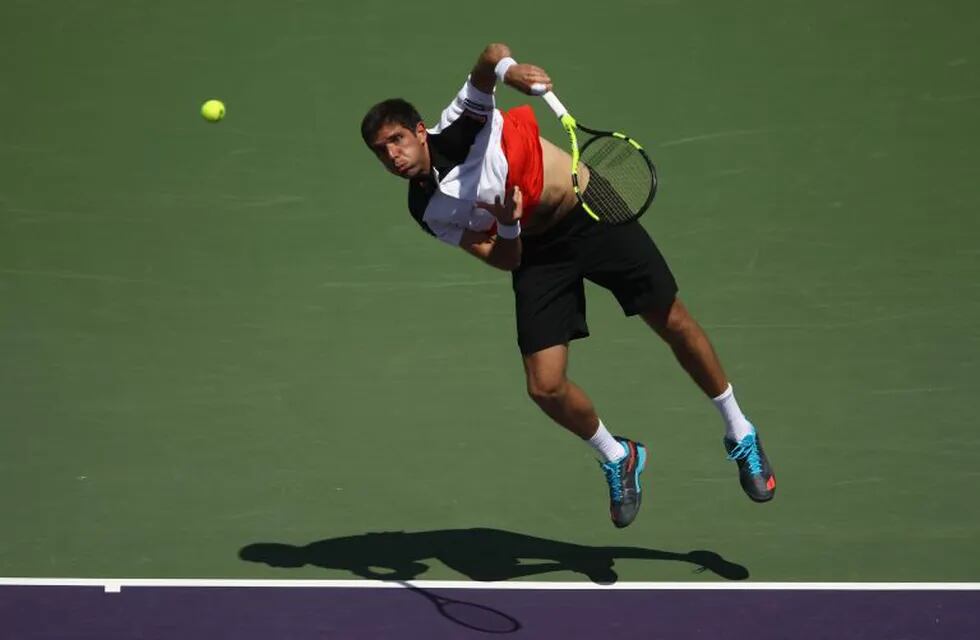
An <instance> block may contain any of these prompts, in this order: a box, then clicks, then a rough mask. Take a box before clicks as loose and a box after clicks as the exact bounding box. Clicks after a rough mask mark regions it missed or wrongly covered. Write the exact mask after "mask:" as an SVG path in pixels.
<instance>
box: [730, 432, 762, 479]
mask: <svg viewBox="0 0 980 640" xmlns="http://www.w3.org/2000/svg"><path fill="white" fill-rule="evenodd" d="M728 459H729V460H742V459H744V460H746V461H747V462H748V463H749V472H750V473H751V474H752V475H754V476H759V475H762V457H761V456H760V455H759V447H758V445H757V444H756V442H755V434H754V433H750V434H749V435H747V436H745V437H744V438H742V440H741V441H740V442H739V443H738V446H736V447H735V448H734V449H732V452H731V453H729V454H728Z"/></svg>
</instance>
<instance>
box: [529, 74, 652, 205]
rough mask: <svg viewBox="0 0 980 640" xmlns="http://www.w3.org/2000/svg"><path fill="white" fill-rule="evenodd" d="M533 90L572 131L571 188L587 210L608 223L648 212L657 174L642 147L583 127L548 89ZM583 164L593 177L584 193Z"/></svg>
mask: <svg viewBox="0 0 980 640" xmlns="http://www.w3.org/2000/svg"><path fill="white" fill-rule="evenodd" d="M531 90H532V92H533V93H535V94H537V95H540V96H541V97H542V98H544V101H545V102H547V103H548V106H549V107H551V110H552V111H554V112H555V115H556V116H558V119H559V121H560V122H561V125H562V127H563V128H564V129H565V132H566V133H568V137H569V139H570V140H571V152H572V186H573V187H574V188H575V196H576V197H577V198H578V200H579V202H580V203H581V204H582V208H583V209H585V212H586V213H588V214H589V215H590V216H592V217H593V218H594V219H595V220H597V221H599V222H606V223H609V224H625V223H627V222H632V221H633V220H636V219H637V218H639V217H640V216H642V215H643V214H644V213H646V210H647V209H649V208H650V204H652V203H653V197H654V196H655V195H656V194H657V170H656V168H655V167H654V166H653V162H651V161H650V158H649V156H647V153H646V151H644V150H643V147H641V146H640V144H639V143H638V142H636V141H635V140H633V139H632V138H630V137H629V136H627V135H626V134H623V133H619V132H618V131H600V130H598V129H592V128H590V127H586V126H584V125H582V124H579V123H578V121H577V120H575V118H573V117H572V115H571V114H570V113H569V112H568V109H566V108H565V105H563V104H562V103H561V101H560V100H559V99H558V96H556V95H555V94H554V92H552V91H546V90H545V87H544V85H534V86H532V87H531ZM579 131H581V132H583V133H586V134H588V135H589V136H591V137H589V138H588V139H587V140H585V143H584V144H580V141H579V136H578V134H577V132H579ZM583 164H584V165H585V166H586V167H587V172H588V175H589V181H588V184H587V185H585V189H584V190H583V189H581V188H580V185H579V177H580V170H581V167H582V165H583Z"/></svg>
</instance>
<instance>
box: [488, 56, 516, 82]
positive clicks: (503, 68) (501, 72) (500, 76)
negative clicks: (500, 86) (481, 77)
mask: <svg viewBox="0 0 980 640" xmlns="http://www.w3.org/2000/svg"><path fill="white" fill-rule="evenodd" d="M515 64H517V60H514V59H513V58H511V57H510V56H507V57H506V58H501V59H500V62H498V63H497V66H496V67H494V68H493V72H494V73H496V74H497V80H500V81H501V82H503V81H504V76H506V75H507V70H508V69H510V68H511V67H513V66H514V65H515Z"/></svg>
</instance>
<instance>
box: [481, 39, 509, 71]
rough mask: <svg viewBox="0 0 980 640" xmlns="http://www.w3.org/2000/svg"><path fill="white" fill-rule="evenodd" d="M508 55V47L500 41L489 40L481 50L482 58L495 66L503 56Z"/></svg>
mask: <svg viewBox="0 0 980 640" xmlns="http://www.w3.org/2000/svg"><path fill="white" fill-rule="evenodd" d="M509 55H510V47H508V46H507V45H505V44H504V43H502V42H491V43H490V44H488V45H487V46H486V48H485V49H484V50H483V56H482V57H483V60H484V61H486V62H487V63H489V64H491V65H493V66H496V65H497V63H498V62H500V61H501V60H502V59H503V58H506V57H507V56H509Z"/></svg>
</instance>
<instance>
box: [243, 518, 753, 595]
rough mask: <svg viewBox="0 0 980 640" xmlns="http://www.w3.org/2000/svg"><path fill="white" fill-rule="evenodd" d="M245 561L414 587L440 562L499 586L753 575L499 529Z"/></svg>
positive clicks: (735, 567)
mask: <svg viewBox="0 0 980 640" xmlns="http://www.w3.org/2000/svg"><path fill="white" fill-rule="evenodd" d="M238 555H239V557H240V558H241V559H242V560H248V561H250V562H262V563H265V564H267V565H270V566H273V567H302V566H305V565H314V566H317V567H323V568H324V569H339V570H344V571H350V572H351V573H353V574H354V575H356V576H360V577H362V578H370V579H374V580H414V579H416V578H418V577H419V576H421V575H422V574H424V573H425V572H426V571H428V570H429V565H428V564H426V563H425V561H429V560H438V561H440V562H442V563H443V564H445V565H446V566H447V567H449V568H450V569H453V570H455V571H457V572H459V573H461V574H463V575H465V576H467V577H468V578H469V579H471V580H479V581H499V580H511V579H513V578H523V577H526V576H536V575H541V574H545V573H552V572H557V571H573V572H575V573H579V574H581V575H583V576H585V577H587V578H588V579H589V580H591V581H593V582H596V583H599V584H610V583H613V582H616V581H617V580H618V579H619V577H618V576H617V575H616V572H615V571H613V565H614V564H615V562H616V560H618V559H639V560H666V561H670V562H683V563H686V564H689V565H690V566H691V567H692V570H693V571H694V572H697V573H700V572H704V571H710V572H712V573H714V574H715V575H717V576H719V577H721V578H725V579H726V580H744V579H746V578H748V577H749V571H748V569H746V568H745V567H743V566H742V565H739V564H736V563H734V562H730V561H728V560H725V559H724V558H722V557H721V556H720V555H718V554H717V553H714V552H713V551H705V550H695V551H688V552H687V553H674V552H671V551H658V550H656V549H644V548H640V547H590V546H585V545H579V544H572V543H569V542H559V541H557V540H547V539H545V538H536V537H534V536H526V535H523V534H520V533H513V532H510V531H501V530H499V529H445V530H441V531H417V532H404V531H395V532H384V533H367V534H363V535H357V536H346V537H342V538H330V539H327V540H320V541H317V542H312V543H310V544H307V545H303V546H295V545H290V544H282V543H276V542H257V543H254V544H250V545H247V546H245V547H243V548H242V549H241V550H240V551H239V553H238Z"/></svg>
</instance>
